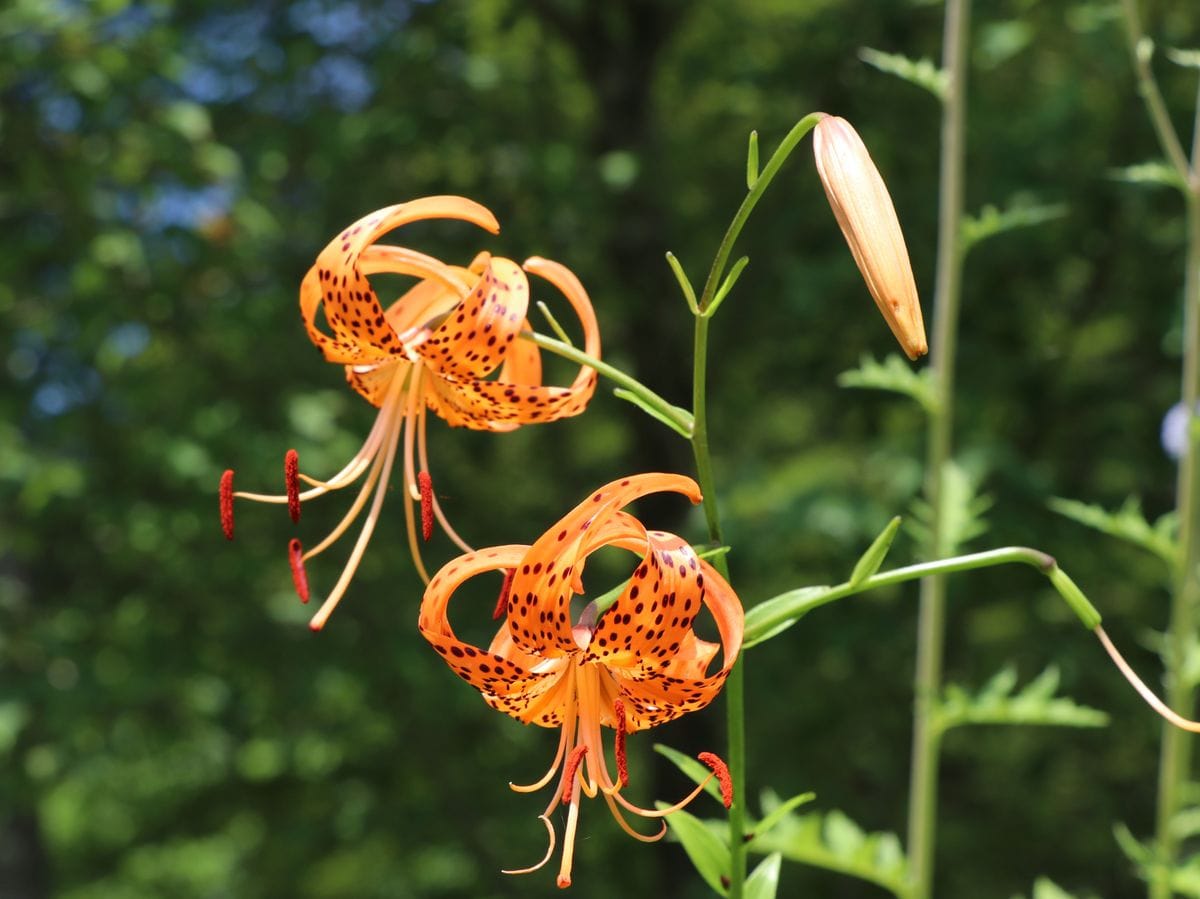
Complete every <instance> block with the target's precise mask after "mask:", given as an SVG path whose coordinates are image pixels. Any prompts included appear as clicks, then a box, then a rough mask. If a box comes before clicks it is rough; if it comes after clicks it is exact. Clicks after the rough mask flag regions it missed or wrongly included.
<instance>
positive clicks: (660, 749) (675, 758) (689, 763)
mask: <svg viewBox="0 0 1200 899" xmlns="http://www.w3.org/2000/svg"><path fill="white" fill-rule="evenodd" d="M654 751H655V752H657V753H658V754H659V755H661V756H665V757H666V758H668V759H670V760H671V762H673V763H674V765H675V767H676V768H678V769H679V770H680V771H682V772H683V773H684V774H686V775H687V776H688V777H690V778H691V779H692V782H693V783H703V782H704V780H705V779H706V778H707V779H708V783H707V784H705V786H704V792H706V793H707V794H708V795H709V796H711V797H712V798H713V799H715V800H717V802H722V801H723V800H722V799H721V786H720V784H718V783H717V779H716V778H715V777H712V776H711V775H712V770H711V769H710V768H708V767H706V766H705V765H704V764H703V763H701V762H698V761H696V760H695V759H694V758H692V757H691V756H690V755H684V754H683V753H682V752H680V751H679V750H678V749H672V748H671V747H670V746H665V745H663V744H662V743H655V744H654Z"/></svg>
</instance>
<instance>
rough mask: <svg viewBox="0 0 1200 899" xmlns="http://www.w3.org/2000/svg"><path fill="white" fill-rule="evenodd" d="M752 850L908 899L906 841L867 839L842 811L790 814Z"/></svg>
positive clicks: (869, 835) (887, 835)
mask: <svg viewBox="0 0 1200 899" xmlns="http://www.w3.org/2000/svg"><path fill="white" fill-rule="evenodd" d="M750 848H751V849H753V850H754V851H756V852H768V853H769V852H778V853H780V854H781V855H782V856H783V857H784V858H786V859H790V860H792V861H798V862H802V863H803V864H806V865H813V866H814V867H818V868H825V869H827V870H830V871H838V872H840V873H842V874H848V875H850V876H852V877H857V878H859V879H860V880H866V881H869V882H871V883H874V884H877V885H879V886H881V887H883V888H884V889H886V890H888V891H890V892H892V893H894V894H895V895H896V896H904V895H906V892H907V889H908V884H907V876H908V870H907V863H906V861H905V858H904V853H903V851H902V850H901V848H900V840H899V839H898V838H897V837H896V835H895V834H891V833H866V832H864V831H863V830H862V828H861V827H859V826H858V825H857V824H855V823H854V822H853V821H852V820H851V819H850V818H848V817H847V816H846V815H845V814H843V813H842V812H840V811H836V810H835V811H830V812H826V813H821V812H809V813H808V814H804V815H797V814H787V815H785V816H784V817H783V818H782V820H780V821H779V823H778V824H777V825H776V826H775V827H774V828H773V829H772V830H771V832H770V833H767V834H764V835H762V836H760V837H756V838H755V839H754V840H753V841H752V842H751V843H750Z"/></svg>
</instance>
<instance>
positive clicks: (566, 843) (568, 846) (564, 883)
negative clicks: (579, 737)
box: [557, 746, 587, 889]
mask: <svg viewBox="0 0 1200 899" xmlns="http://www.w3.org/2000/svg"><path fill="white" fill-rule="evenodd" d="M586 753H587V746H576V747H575V749H574V750H573V751H572V753H571V757H570V758H569V759H567V770H566V774H565V777H564V779H565V780H566V782H567V790H565V791H564V793H569V796H570V803H571V804H570V805H569V806H568V807H567V827H566V830H564V831H563V854H562V864H561V865H560V866H559V869H558V881H557V883H558V886H559V887H560V888H563V889H565V888H566V887H569V886H570V885H571V864H572V862H573V861H574V858H575V831H576V828H577V827H578V826H579V792H580V789H581V788H582V787H583V778H582V777H576V776H575V771H574V770H573V767H572V762H574V767H578V765H579V762H580V761H582V759H583V756H584V755H585V754H586ZM563 801H564V802H565V801H567V796H566V795H564V796H563Z"/></svg>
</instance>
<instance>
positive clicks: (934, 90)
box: [858, 47, 949, 100]
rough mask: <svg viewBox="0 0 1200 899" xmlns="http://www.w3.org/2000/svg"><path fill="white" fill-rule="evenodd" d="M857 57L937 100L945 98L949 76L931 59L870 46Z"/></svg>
mask: <svg viewBox="0 0 1200 899" xmlns="http://www.w3.org/2000/svg"><path fill="white" fill-rule="evenodd" d="M858 58H859V59H861V60H862V61H863V62H865V63H866V64H867V65H869V66H873V67H874V68H876V69H879V71H881V72H887V73H888V74H889V75H895V76H896V77H897V78H903V79H904V80H905V81H907V82H908V83H909V84H915V85H916V86H917V87H922V88H924V89H925V90H927V91H929V93H931V94H933V95H934V96H935V97H937V98H938V99H939V100H944V99H945V98H946V85H947V84H948V82H949V77H948V76H947V75H946V73H945V72H944V71H943V70H942V69H940V68H938V66H937V65H936V64H935V63H934V62H933V60H931V59H909V58H908V57H907V56H903V55H901V54H899V53H884V52H883V51H882V50H873V49H871V48H870V47H863V48H862V49H861V50H859V51H858Z"/></svg>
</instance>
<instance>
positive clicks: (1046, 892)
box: [1032, 877, 1075, 899]
mask: <svg viewBox="0 0 1200 899" xmlns="http://www.w3.org/2000/svg"><path fill="white" fill-rule="evenodd" d="M1032 899H1075V894H1074V893H1068V892H1067V891H1066V890H1064V889H1063V888H1062V887H1060V886H1059V885H1058V884H1056V883H1055V882H1054V881H1052V880H1050V879H1049V878H1046V877H1039V878H1038V879H1037V880H1035V881H1034V883H1033V896H1032Z"/></svg>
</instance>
